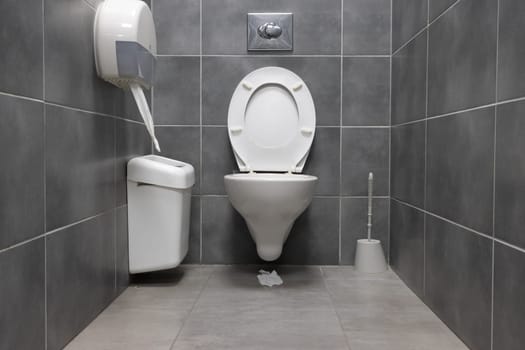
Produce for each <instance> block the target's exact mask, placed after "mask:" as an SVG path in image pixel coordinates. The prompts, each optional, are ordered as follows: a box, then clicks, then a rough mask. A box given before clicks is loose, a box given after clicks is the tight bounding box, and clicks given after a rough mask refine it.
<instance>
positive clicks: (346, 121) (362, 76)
mask: <svg viewBox="0 0 525 350" xmlns="http://www.w3.org/2000/svg"><path fill="white" fill-rule="evenodd" d="M342 122H343V125H379V126H385V125H389V124H390V59H389V58H369V57H367V58H364V57H346V58H344V59H343V120H342Z"/></svg>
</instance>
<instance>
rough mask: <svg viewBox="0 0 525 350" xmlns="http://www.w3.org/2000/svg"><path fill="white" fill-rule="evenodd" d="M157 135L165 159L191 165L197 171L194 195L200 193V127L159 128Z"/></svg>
mask: <svg viewBox="0 0 525 350" xmlns="http://www.w3.org/2000/svg"><path fill="white" fill-rule="evenodd" d="M155 134H156V136H157V139H158V140H159V144H160V149H161V152H160V153H158V152H155V153H158V154H159V155H161V156H163V157H168V158H172V159H175V160H179V161H181V162H185V163H189V164H191V165H192V166H193V169H194V170H195V186H194V187H193V190H192V193H194V194H198V193H200V183H201V182H200V164H201V161H200V153H201V151H200V149H201V147H200V139H201V134H200V127H192V126H186V127H174V126H166V127H157V128H155Z"/></svg>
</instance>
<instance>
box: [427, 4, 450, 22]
mask: <svg viewBox="0 0 525 350" xmlns="http://www.w3.org/2000/svg"><path fill="white" fill-rule="evenodd" d="M455 2H456V0H429V6H430V8H429V10H428V11H429V16H430V18H429V21H433V20H434V19H436V17H437V16H439V15H441V14H442V13H443V11H445V10H446V9H448V8H449V7H450V6H451V5H452V4H454V3H455Z"/></svg>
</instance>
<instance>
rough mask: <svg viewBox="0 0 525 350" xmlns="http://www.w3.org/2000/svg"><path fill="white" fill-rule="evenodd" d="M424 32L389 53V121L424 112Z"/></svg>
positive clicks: (405, 119) (409, 118) (415, 117)
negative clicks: (390, 100)
mask: <svg viewBox="0 0 525 350" xmlns="http://www.w3.org/2000/svg"><path fill="white" fill-rule="evenodd" d="M426 77H427V32H426V31H425V32H423V33H421V34H420V35H419V36H418V37H417V38H415V39H414V40H412V41H411V42H410V43H409V44H408V45H407V46H405V47H403V48H402V49H401V50H399V52H397V53H396V54H395V55H394V56H392V125H396V124H400V123H405V122H408V121H412V120H418V119H423V118H425V116H426V103H427V101H426V100H427V97H426V96H427V93H426V79H427V78H426Z"/></svg>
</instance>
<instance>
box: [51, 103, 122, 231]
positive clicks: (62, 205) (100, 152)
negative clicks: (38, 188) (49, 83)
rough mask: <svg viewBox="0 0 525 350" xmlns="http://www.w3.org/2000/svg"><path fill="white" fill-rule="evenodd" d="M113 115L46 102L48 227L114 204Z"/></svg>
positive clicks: (83, 216)
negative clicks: (79, 110)
mask: <svg viewBox="0 0 525 350" xmlns="http://www.w3.org/2000/svg"><path fill="white" fill-rule="evenodd" d="M114 159H115V120H113V119H111V118H108V117H101V116H97V115H93V114H89V113H84V112H78V111H74V110H70V109H65V108H61V107H55V106H50V105H47V106H46V209H47V210H46V215H47V221H46V224H47V230H52V229H55V228H58V227H60V226H64V225H68V224H71V223H72V222H75V221H78V220H80V219H83V218H86V217H89V216H92V215H95V214H97V213H101V212H103V211H105V210H108V209H110V208H113V206H114V203H115V181H114V177H115V162H114Z"/></svg>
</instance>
